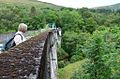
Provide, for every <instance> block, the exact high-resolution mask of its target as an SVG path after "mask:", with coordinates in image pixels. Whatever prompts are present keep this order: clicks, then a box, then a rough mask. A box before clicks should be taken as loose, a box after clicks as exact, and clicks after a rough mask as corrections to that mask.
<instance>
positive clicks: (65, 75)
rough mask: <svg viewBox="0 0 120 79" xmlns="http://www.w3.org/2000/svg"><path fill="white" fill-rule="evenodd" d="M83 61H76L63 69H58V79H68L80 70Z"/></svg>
mask: <svg viewBox="0 0 120 79" xmlns="http://www.w3.org/2000/svg"><path fill="white" fill-rule="evenodd" d="M84 62H85V60H82V61H78V62H75V63H72V64H69V65H67V66H66V67H64V68H61V69H59V71H58V74H59V75H58V77H59V79H70V77H71V76H72V74H73V73H74V72H75V71H77V70H78V69H79V68H81V64H82V63H84Z"/></svg>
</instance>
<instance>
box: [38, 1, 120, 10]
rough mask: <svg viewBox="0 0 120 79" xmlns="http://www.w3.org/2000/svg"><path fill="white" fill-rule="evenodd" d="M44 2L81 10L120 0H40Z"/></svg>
mask: <svg viewBox="0 0 120 79" xmlns="http://www.w3.org/2000/svg"><path fill="white" fill-rule="evenodd" d="M38 1H43V2H49V3H53V4H56V5H61V6H66V7H73V8H81V7H88V8H92V7H98V6H105V5H111V4H116V3H120V0H38Z"/></svg>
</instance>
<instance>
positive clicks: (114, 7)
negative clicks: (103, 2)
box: [96, 3, 120, 11]
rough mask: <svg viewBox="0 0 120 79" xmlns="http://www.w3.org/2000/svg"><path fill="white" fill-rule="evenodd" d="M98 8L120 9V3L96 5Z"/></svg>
mask: <svg viewBox="0 0 120 79" xmlns="http://www.w3.org/2000/svg"><path fill="white" fill-rule="evenodd" d="M96 9H110V10H115V11H116V10H119V9H120V3H118V4H114V5H109V6H102V7H96Z"/></svg>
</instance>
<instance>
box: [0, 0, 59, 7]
mask: <svg viewBox="0 0 120 79" xmlns="http://www.w3.org/2000/svg"><path fill="white" fill-rule="evenodd" d="M6 4H7V5H18V6H21V5H24V6H30V7H31V6H36V7H39V8H52V9H60V8H61V6H56V5H54V4H50V3H45V2H40V1H37V0H0V8H1V7H2V6H3V5H6Z"/></svg>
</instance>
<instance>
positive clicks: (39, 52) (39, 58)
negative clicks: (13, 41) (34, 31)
mask: <svg viewBox="0 0 120 79" xmlns="http://www.w3.org/2000/svg"><path fill="white" fill-rule="evenodd" d="M50 32H52V31H47V32H44V33H42V34H40V35H38V36H35V37H32V38H31V39H29V40H27V41H25V42H23V43H21V44H19V45H18V46H15V47H13V48H12V49H10V50H8V51H6V52H4V53H1V54H0V79H44V77H45V75H44V74H45V72H44V70H45V68H43V67H44V66H45V64H46V63H45V62H46V57H47V56H46V52H47V50H49V47H48V46H47V45H49V44H48V37H49V34H50ZM42 66H43V67H42Z"/></svg>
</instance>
